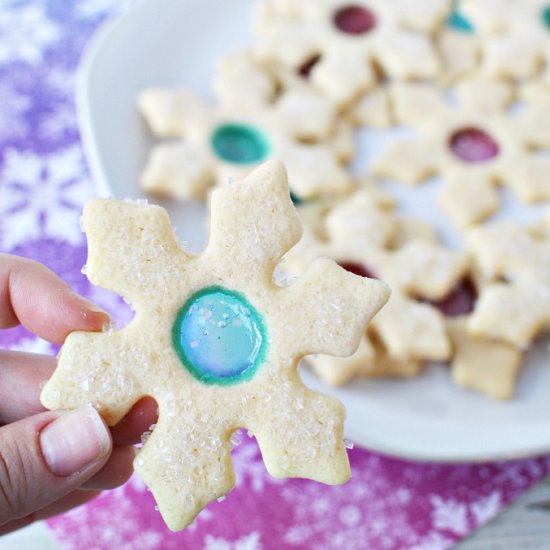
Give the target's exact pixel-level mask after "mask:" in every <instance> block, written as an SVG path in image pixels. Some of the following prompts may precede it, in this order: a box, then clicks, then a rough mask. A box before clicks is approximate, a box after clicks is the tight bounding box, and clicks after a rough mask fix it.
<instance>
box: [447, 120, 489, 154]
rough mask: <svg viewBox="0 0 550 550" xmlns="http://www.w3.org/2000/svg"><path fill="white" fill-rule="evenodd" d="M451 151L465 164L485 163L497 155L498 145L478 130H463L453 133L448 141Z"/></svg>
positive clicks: (485, 133)
mask: <svg viewBox="0 0 550 550" xmlns="http://www.w3.org/2000/svg"><path fill="white" fill-rule="evenodd" d="M449 147H450V148H451V151H452V152H453V153H454V154H455V155H456V156H457V157H458V158H459V159H461V160H463V161H465V162H485V161H487V160H490V159H492V158H495V157H496V156H497V155H498V153H499V146H498V143H497V142H496V141H495V140H494V139H493V138H492V137H491V136H490V135H489V134H488V133H487V132H484V131H483V130H480V129H479V128H474V127H469V128H463V129H462V130H458V131H457V132H455V133H454V134H453V135H452V136H451V138H450V140H449Z"/></svg>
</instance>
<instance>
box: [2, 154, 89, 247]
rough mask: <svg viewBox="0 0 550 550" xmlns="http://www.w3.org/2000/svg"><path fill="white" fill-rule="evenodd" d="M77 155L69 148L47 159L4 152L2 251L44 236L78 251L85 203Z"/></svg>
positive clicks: (86, 192)
mask: <svg viewBox="0 0 550 550" xmlns="http://www.w3.org/2000/svg"><path fill="white" fill-rule="evenodd" d="M83 160H84V159H83V156H82V151H81V148H80V146H79V145H73V146H70V147H68V148H67V149H65V150H62V151H60V152H57V153H53V154H51V155H40V154H35V153H31V152H25V151H20V150H16V149H8V150H7V151H6V152H5V154H4V158H3V161H2V168H1V170H0V216H5V215H9V216H10V220H11V221H10V224H8V225H6V226H5V227H3V231H2V234H1V241H2V245H3V248H4V249H5V250H11V249H12V248H14V247H15V246H17V245H18V244H21V243H24V242H26V241H29V240H31V239H38V238H40V237H44V236H48V237H54V238H58V239H60V240H63V241H67V242H70V243H71V244H73V245H79V244H82V243H83V242H84V236H83V235H82V233H81V231H80V230H79V221H78V220H79V216H80V212H81V210H82V205H83V204H84V202H85V201H86V200H87V199H88V198H90V196H91V189H90V187H91V186H90V184H89V181H87V175H86V169H85V167H84V162H83Z"/></svg>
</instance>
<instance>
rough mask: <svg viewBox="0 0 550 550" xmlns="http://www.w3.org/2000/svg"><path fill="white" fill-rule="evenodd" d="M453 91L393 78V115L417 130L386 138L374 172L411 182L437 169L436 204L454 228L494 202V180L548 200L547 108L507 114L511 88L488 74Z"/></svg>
mask: <svg viewBox="0 0 550 550" xmlns="http://www.w3.org/2000/svg"><path fill="white" fill-rule="evenodd" d="M454 94H455V97H454V98H449V97H446V96H445V93H444V91H443V90H441V89H439V88H437V87H436V86H433V85H430V84H401V85H396V87H395V88H394V93H393V99H394V107H395V116H396V117H397V118H398V120H399V121H400V122H403V123H405V124H409V125H411V126H413V127H414V128H416V129H418V130H419V132H420V134H421V135H420V137H419V139H411V140H399V141H394V142H392V143H390V145H389V146H388V147H387V148H386V149H385V150H384V151H383V152H382V154H381V155H380V156H379V157H378V158H377V159H376V160H375V161H374V163H373V167H372V170H373V172H374V173H375V174H376V175H378V176H380V177H385V178H390V179H394V180H396V181H398V182H401V183H407V184H411V185H414V184H418V183H421V182H423V181H424V180H426V179H428V178H429V177H430V176H433V175H436V174H437V175H441V176H442V177H443V180H444V185H443V187H442V189H441V192H440V196H439V201H440V205H441V207H442V208H443V209H444V210H445V212H446V213H447V215H448V216H449V217H450V218H451V220H453V221H454V222H455V223H456V224H457V225H458V226H459V227H465V226H468V225H471V224H475V223H478V222H480V221H482V220H483V219H485V218H487V217H488V216H490V215H491V214H493V213H494V212H495V211H496V210H497V209H498V206H499V195H498V190H497V185H498V184H505V185H507V186H508V187H510V188H511V189H512V191H513V192H514V193H515V194H516V195H517V197H518V198H519V199H520V200H521V201H523V202H526V203H532V202H540V201H545V200H549V199H550V180H549V179H548V177H547V174H548V171H549V170H550V156H548V155H542V154H540V153H541V151H543V150H547V149H548V148H550V130H549V128H550V114H549V112H548V110H547V109H544V108H542V107H541V106H539V105H535V104H528V105H524V107H523V109H521V110H520V111H519V112H517V113H509V112H508V111H507V107H508V105H509V104H510V102H511V101H512V99H513V95H512V89H511V87H510V86H509V85H507V84H505V83H503V82H497V81H491V80H487V79H476V80H470V81H464V82H462V83H460V84H459V85H458V86H456V88H455V90H454ZM396 159H399V162H396Z"/></svg>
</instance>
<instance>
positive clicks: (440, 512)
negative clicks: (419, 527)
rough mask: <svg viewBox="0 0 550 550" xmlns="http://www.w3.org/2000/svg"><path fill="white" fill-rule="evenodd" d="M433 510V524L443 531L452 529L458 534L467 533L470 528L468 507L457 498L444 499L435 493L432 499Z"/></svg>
mask: <svg viewBox="0 0 550 550" xmlns="http://www.w3.org/2000/svg"><path fill="white" fill-rule="evenodd" d="M430 501H431V503H432V506H433V510H432V520H433V525H434V526H435V527H437V528H438V529H441V530H442V531H451V532H452V533H456V534H457V535H465V534H466V533H468V532H469V529H468V508H467V506H466V505H465V504H464V503H462V502H458V501H457V500H455V499H443V498H441V497H440V496H438V495H433V496H432V497H431V499H430Z"/></svg>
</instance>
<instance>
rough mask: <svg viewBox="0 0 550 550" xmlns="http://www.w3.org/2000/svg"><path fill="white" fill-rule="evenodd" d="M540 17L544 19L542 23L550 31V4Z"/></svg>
mask: <svg viewBox="0 0 550 550" xmlns="http://www.w3.org/2000/svg"><path fill="white" fill-rule="evenodd" d="M540 16H541V18H542V22H543V23H544V26H545V27H546V28H547V29H550V4H549V5H548V6H546V7H545V8H544V9H543V10H542V12H541V14H540Z"/></svg>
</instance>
